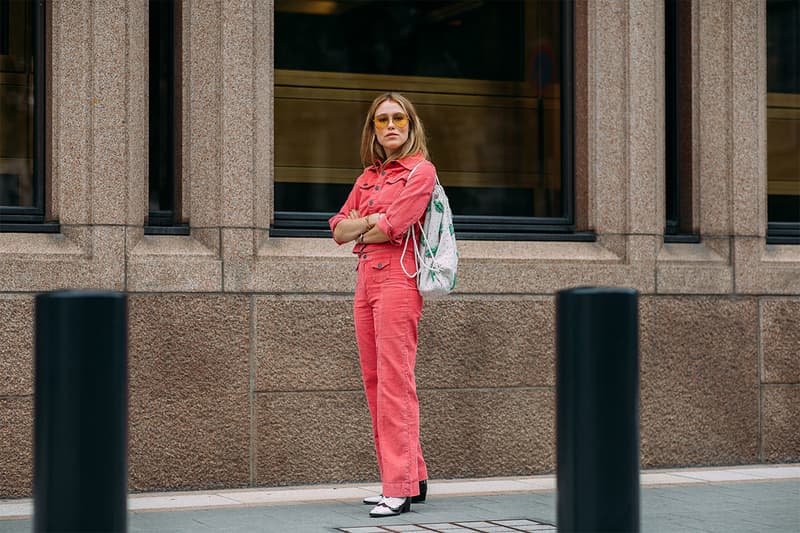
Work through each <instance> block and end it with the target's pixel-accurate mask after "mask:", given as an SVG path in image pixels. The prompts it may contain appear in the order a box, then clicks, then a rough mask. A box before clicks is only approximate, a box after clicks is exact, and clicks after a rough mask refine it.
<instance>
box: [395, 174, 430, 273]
mask: <svg viewBox="0 0 800 533" xmlns="http://www.w3.org/2000/svg"><path fill="white" fill-rule="evenodd" d="M422 163H424V161H420V162H419V163H417V164H416V165H414V168H412V169H411V172H409V173H408V179H411V176H412V175H413V174H414V171H415V170H417V167H419V166H420V165H421V164H422ZM436 180H437V181H438V180H439V178H438V177H437V178H436ZM417 224H419V222H417ZM419 229H420V231H422V226H420V227H419ZM409 238H410V239H411V241H412V242H413V243H414V265H415V269H416V270H415V272H414V273H413V274H409V273H408V270H406V265H405V262H404V261H403V259H405V257H406V250H407V249H408V239H409ZM420 259H421V256H420V255H419V252H418V251H417V239H416V238H415V236H414V225H413V224H412V225H411V226H409V228H408V231H407V232H406V240H405V242H404V243H403V253H402V254H401V255H400V267H401V268H402V269H403V272H404V273H405V275H406V276H408V277H409V278H413V277H415V276H416V275H417V274H418V273H419V264H420Z"/></svg>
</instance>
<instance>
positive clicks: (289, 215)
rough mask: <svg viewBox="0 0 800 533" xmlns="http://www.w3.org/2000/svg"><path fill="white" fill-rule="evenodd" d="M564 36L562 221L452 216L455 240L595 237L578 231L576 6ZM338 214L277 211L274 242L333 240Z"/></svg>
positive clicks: (569, 7)
mask: <svg viewBox="0 0 800 533" xmlns="http://www.w3.org/2000/svg"><path fill="white" fill-rule="evenodd" d="M559 6H560V12H561V13H560V19H561V35H560V44H561V46H560V48H561V57H560V58H559V61H560V64H561V73H562V80H561V88H560V98H561V102H560V114H561V130H560V135H561V153H560V158H561V176H562V195H561V197H562V198H561V201H562V212H563V215H562V216H561V217H502V216H489V215H485V216H466V215H454V216H453V224H454V226H455V231H456V236H457V237H458V238H459V239H465V240H492V241H504V240H508V241H527V240H531V241H589V242H593V241H595V240H596V235H595V234H594V233H593V232H589V231H576V227H575V139H574V132H575V73H574V63H575V61H574V51H575V45H574V39H575V23H574V11H575V8H574V1H573V0H569V1H562V2H559ZM333 215H334V213H313V212H293V211H274V213H273V220H272V223H271V225H270V231H269V233H270V236H272V237H330V236H331V232H330V229H329V228H328V223H327V221H328V219H329V218H330V217H331V216H333Z"/></svg>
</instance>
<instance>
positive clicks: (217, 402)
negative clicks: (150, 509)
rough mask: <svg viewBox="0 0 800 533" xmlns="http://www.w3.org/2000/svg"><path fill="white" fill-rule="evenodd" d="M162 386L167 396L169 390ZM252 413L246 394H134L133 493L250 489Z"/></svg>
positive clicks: (131, 426)
mask: <svg viewBox="0 0 800 533" xmlns="http://www.w3.org/2000/svg"><path fill="white" fill-rule="evenodd" d="M220 384H221V385H223V388H225V387H224V384H223V383H222V382H220ZM162 386H163V387H164V388H165V390H166V391H168V390H169V385H168V384H164V385H162ZM248 412H249V400H248V396H247V394H246V393H233V394H229V393H227V392H215V393H210V394H187V395H182V394H157V393H152V392H149V391H144V390H142V389H141V388H136V389H133V390H131V392H130V400H129V413H130V414H129V418H130V421H129V440H128V446H129V474H128V476H129V482H128V488H129V490H132V491H147V490H149V491H153V490H176V489H180V490H188V489H213V488H235V487H244V486H247V485H248V483H249V479H250V471H249V468H250V466H249V457H250V451H249V450H250V440H249V439H250V423H249V420H248Z"/></svg>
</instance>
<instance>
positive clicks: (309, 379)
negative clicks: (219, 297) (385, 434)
mask: <svg viewBox="0 0 800 533" xmlns="http://www.w3.org/2000/svg"><path fill="white" fill-rule="evenodd" d="M254 320H255V334H256V339H255V363H256V376H255V387H256V390H257V391H313V390H351V391H360V390H361V389H362V385H361V366H360V364H359V360H358V347H357V345H356V339H355V332H354V326H353V301H352V299H350V298H341V297H335V298H325V297H317V298H296V297H291V296H285V297H284V296H264V297H261V296H258V297H256V298H255V319H254Z"/></svg>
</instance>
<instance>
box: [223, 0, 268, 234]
mask: <svg viewBox="0 0 800 533" xmlns="http://www.w3.org/2000/svg"><path fill="white" fill-rule="evenodd" d="M254 7H255V6H254V5H253V0H238V1H231V0H228V1H226V2H222V18H221V21H220V22H221V24H222V34H223V35H224V36H225V38H224V39H222V64H221V66H222V99H221V101H220V112H221V125H222V131H221V134H220V138H221V140H222V169H221V170H222V176H221V178H222V184H221V188H222V195H221V198H220V201H221V208H222V213H221V221H222V224H223V225H225V226H245V227H246V226H252V225H253V198H254V190H253V187H254V184H255V182H254V180H253V177H254V168H253V162H254V161H253V157H254V149H255V136H254V125H255V116H254V113H253V107H254V100H255V95H254V91H255V90H256V87H255V85H254V83H253V81H254V74H255V73H254V67H255V63H254V59H255V58H254V55H255V50H254V49H253V44H254V42H253V39H254V37H255V36H254V31H253V30H254V21H253V12H254ZM261 7H262V8H263V6H261Z"/></svg>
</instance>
